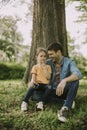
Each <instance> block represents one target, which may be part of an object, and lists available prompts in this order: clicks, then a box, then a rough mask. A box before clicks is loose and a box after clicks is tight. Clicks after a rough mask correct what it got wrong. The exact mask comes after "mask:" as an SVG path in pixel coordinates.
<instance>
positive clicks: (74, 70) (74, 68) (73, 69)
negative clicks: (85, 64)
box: [70, 60, 82, 79]
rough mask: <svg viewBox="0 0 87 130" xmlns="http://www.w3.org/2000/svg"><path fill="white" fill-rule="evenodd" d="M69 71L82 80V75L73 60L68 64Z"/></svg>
mask: <svg viewBox="0 0 87 130" xmlns="http://www.w3.org/2000/svg"><path fill="white" fill-rule="evenodd" d="M70 71H71V73H72V74H76V75H77V76H78V78H79V79H81V78H82V74H81V72H80V70H79V69H78V67H77V65H76V63H75V61H73V60H72V61H71V63H70Z"/></svg>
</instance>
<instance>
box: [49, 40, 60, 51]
mask: <svg viewBox="0 0 87 130" xmlns="http://www.w3.org/2000/svg"><path fill="white" fill-rule="evenodd" d="M47 50H48V51H55V52H57V51H58V50H60V51H61V52H62V46H61V44H60V43H59V42H58V43H56V42H55V43H52V44H50V45H49V46H48V48H47Z"/></svg>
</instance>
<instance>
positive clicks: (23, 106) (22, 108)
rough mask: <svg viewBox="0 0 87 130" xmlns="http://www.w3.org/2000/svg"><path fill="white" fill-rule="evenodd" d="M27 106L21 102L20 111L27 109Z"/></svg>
mask: <svg viewBox="0 0 87 130" xmlns="http://www.w3.org/2000/svg"><path fill="white" fill-rule="evenodd" d="M27 106H28V104H27V103H26V102H24V101H23V102H22V104H21V111H27Z"/></svg>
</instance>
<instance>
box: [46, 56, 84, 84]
mask: <svg viewBox="0 0 87 130" xmlns="http://www.w3.org/2000/svg"><path fill="white" fill-rule="evenodd" d="M46 64H48V65H50V66H51V69H52V75H51V81H50V84H51V85H52V86H54V82H55V81H54V80H55V75H56V70H55V65H54V63H53V62H52V60H51V59H48V60H47V61H46ZM71 74H76V75H77V76H78V78H79V79H81V78H82V74H81V72H80V70H79V69H78V68H77V66H76V63H75V61H73V60H71V59H70V58H68V57H64V56H63V57H62V63H61V67H60V81H61V80H62V79H64V78H66V77H68V76H70V75H71Z"/></svg>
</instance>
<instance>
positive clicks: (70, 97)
mask: <svg viewBox="0 0 87 130" xmlns="http://www.w3.org/2000/svg"><path fill="white" fill-rule="evenodd" d="M48 55H49V58H50V59H48V60H47V64H49V65H51V68H52V80H51V84H52V87H53V89H54V91H55V94H56V95H57V96H58V97H59V98H65V103H64V104H63V107H62V108H61V110H60V111H58V120H60V121H61V122H66V121H67V114H68V112H69V110H70V109H71V108H72V105H74V103H75V102H74V99H75V97H76V94H77V90H78V86H79V79H81V78H82V75H81V72H80V70H79V69H78V68H77V66H76V64H75V62H74V61H73V60H71V59H70V58H68V57H64V56H63V55H62V46H61V44H60V43H53V44H50V45H49V46H48Z"/></svg>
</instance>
